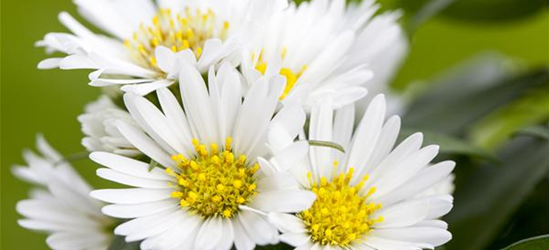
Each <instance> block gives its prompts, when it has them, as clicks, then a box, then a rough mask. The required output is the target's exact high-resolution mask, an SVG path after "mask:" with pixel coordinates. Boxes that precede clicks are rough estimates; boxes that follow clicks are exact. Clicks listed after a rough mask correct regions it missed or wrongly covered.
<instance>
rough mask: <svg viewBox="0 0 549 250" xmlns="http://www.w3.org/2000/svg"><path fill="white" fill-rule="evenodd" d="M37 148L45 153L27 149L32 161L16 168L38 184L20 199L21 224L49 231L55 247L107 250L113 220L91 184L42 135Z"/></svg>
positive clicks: (27, 157)
mask: <svg viewBox="0 0 549 250" xmlns="http://www.w3.org/2000/svg"><path fill="white" fill-rule="evenodd" d="M37 148H38V150H39V152H40V154H41V155H37V154H35V153H33V152H31V151H26V152H25V153H24V158H25V160H26V161H27V164H28V165H27V166H15V167H13V168H12V172H13V174H14V175H15V176H17V177H18V178H19V179H21V180H24V181H27V182H29V183H31V184H34V185H36V187H35V188H34V189H33V190H32V191H31V193H30V196H31V198H30V199H27V200H23V201H19V202H18V203H17V212H19V213H20V214H21V215H23V216H24V217H25V218H23V219H20V220H19V221H18V223H19V225H21V226H22V227H24V228H27V229H32V230H37V231H44V232H47V233H48V234H49V236H48V238H47V240H46V242H47V244H48V246H49V247H51V248H52V249H54V250H106V249H107V248H108V245H109V243H110V241H111V240H112V237H113V235H112V234H110V233H109V232H108V230H107V229H108V227H110V226H112V223H113V221H112V219H110V218H109V217H107V216H105V215H103V214H102V213H101V206H102V204H101V203H99V202H98V201H96V200H94V199H92V198H91V197H90V196H89V193H90V192H91V190H92V189H91V187H90V186H89V185H88V183H86V181H85V180H84V179H82V177H80V176H79V175H78V173H76V172H75V171H74V169H73V168H72V166H71V165H69V164H68V163H66V162H63V160H62V157H61V155H59V153H57V152H56V151H55V150H54V149H53V148H52V147H51V146H50V145H48V143H47V142H46V141H45V140H44V139H43V138H42V137H40V136H39V137H38V140H37Z"/></svg>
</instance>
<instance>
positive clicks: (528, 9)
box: [442, 0, 548, 22]
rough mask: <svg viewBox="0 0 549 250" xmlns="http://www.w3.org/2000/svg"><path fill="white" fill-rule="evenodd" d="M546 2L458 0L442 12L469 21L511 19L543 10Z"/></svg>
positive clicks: (538, 0) (544, 0) (525, 0)
mask: <svg viewBox="0 0 549 250" xmlns="http://www.w3.org/2000/svg"><path fill="white" fill-rule="evenodd" d="M547 3H548V2H547V1H546V0H460V1H456V3H455V4H453V5H452V6H451V7H449V8H448V9H446V10H445V11H444V12H443V13H442V14H443V15H444V17H451V18H455V19H460V20H464V21H469V22H470V21H483V22H499V21H512V20H516V19H520V18H525V17H528V16H531V15H533V14H537V13H539V12H541V11H544V7H547Z"/></svg>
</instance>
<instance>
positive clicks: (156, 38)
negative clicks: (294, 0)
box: [37, 0, 281, 95]
mask: <svg viewBox="0 0 549 250" xmlns="http://www.w3.org/2000/svg"><path fill="white" fill-rule="evenodd" d="M74 2H75V4H76V5H77V8H78V10H79V12H80V14H81V15H82V16H83V17H84V18H85V19H86V20H87V21H89V22H90V23H92V24H94V25H95V26H97V27H98V28H100V29H102V30H103V31H105V32H107V33H108V34H109V35H110V36H108V37H107V36H103V35H100V34H95V33H93V32H92V31H90V30H88V29H87V28H86V27H84V26H83V25H82V24H80V23H79V22H78V21H77V20H76V19H74V18H73V17H72V16H71V15H69V14H68V13H66V12H63V13H61V14H60V15H59V20H60V21H61V23H62V24H63V25H64V26H65V27H66V28H67V29H69V30H70V32H71V33H49V34H47V35H46V36H45V37H44V39H43V40H41V41H39V42H37V45H38V46H42V47H45V48H46V50H47V51H48V52H61V53H64V54H67V56H66V57H55V58H49V59H46V60H44V61H42V62H41V63H40V64H39V68H57V67H59V68H61V69H95V70H96V71H94V72H93V73H92V74H90V80H91V82H90V84H91V85H93V86H109V85H125V86H123V87H122V90H124V91H132V92H134V93H137V94H141V95H145V94H147V93H149V92H151V91H153V90H155V89H157V88H161V87H165V86H168V85H170V84H172V83H173V82H175V81H176V79H177V69H178V66H177V63H176V62H177V61H178V60H185V61H186V62H187V63H191V64H193V65H195V66H196V67H197V68H198V69H199V70H201V72H205V71H206V70H207V69H208V68H209V67H210V66H211V65H214V64H217V63H219V62H222V61H224V60H229V61H233V60H232V59H231V55H232V54H234V53H236V50H237V49H238V48H239V47H240V45H241V44H242V40H243V37H245V36H246V33H247V27H249V25H250V24H249V20H254V21H259V20H261V17H262V16H267V13H269V11H270V10H271V8H275V7H276V8H280V7H279V6H281V4H280V3H281V1H257V0H228V1H227V0H200V1H198V0H191V1H184V0H158V1H152V0H93V1H88V0H75V1H74Z"/></svg>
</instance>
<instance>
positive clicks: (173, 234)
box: [90, 64, 315, 250]
mask: <svg viewBox="0 0 549 250" xmlns="http://www.w3.org/2000/svg"><path fill="white" fill-rule="evenodd" d="M241 78H242V77H241V76H240V74H239V73H238V71H236V69H234V68H233V67H232V66H230V65H228V64H223V65H222V66H221V67H220V69H219V70H218V72H217V73H216V72H214V69H213V68H211V69H210V70H209V73H208V85H207V86H206V84H205V82H204V80H203V78H202V76H201V75H200V72H199V71H197V70H196V69H195V68H193V67H192V66H190V65H186V64H183V65H182V72H181V74H180V82H181V83H182V84H180V85H179V86H180V89H181V99H182V100H183V107H184V109H183V108H182V107H181V105H180V104H179V103H178V101H177V99H176V97H175V96H174V95H173V93H172V92H171V91H170V90H168V89H159V90H157V92H156V93H157V95H158V100H159V103H160V104H159V106H160V107H161V110H162V111H161V110H159V108H157V107H156V106H155V105H153V104H152V103H151V102H149V101H148V100H147V99H145V98H144V97H141V96H138V95H134V94H131V93H127V94H125V96H124V100H125V104H126V107H127V108H128V110H129V111H130V113H131V115H132V116H133V118H134V119H135V120H136V122H137V124H138V126H134V125H131V124H128V123H126V122H124V121H120V122H119V123H118V128H119V130H120V132H121V133H122V134H123V135H124V136H125V137H126V139H127V140H128V141H130V142H131V143H132V144H133V145H134V146H135V147H136V148H137V149H139V150H140V151H142V152H143V153H144V154H145V155H147V156H149V157H150V158H151V159H152V160H153V161H154V162H155V163H154V165H153V166H157V167H154V168H152V169H151V166H150V164H149V163H148V162H141V161H137V160H133V159H130V158H126V157H123V156H119V155H116V154H112V153H104V152H96V153H92V154H91V155H90V158H91V159H92V160H94V161H95V162H97V163H99V164H101V165H103V166H105V167H106V168H101V169H99V170H98V171H97V174H98V175H99V176H100V177H102V178H104V179H108V180H111V181H114V182H118V183H122V184H126V185H129V186H132V187H134V188H128V189H105V190H97V191H94V192H92V196H93V197H95V198H97V199H99V200H102V201H105V202H109V203H113V204H112V205H108V206H106V207H104V208H103V212H104V213H105V214H107V215H110V216H112V217H117V218H124V219H129V221H128V222H126V223H123V224H121V225H120V226H118V227H117V228H116V229H115V233H116V234H118V235H124V236H126V240H127V241H138V240H143V241H142V243H141V248H142V249H230V248H231V247H232V246H233V244H234V245H235V247H236V249H239V250H242V249H253V248H254V247H255V245H256V244H258V245H265V244H275V243H278V231H277V229H276V227H274V226H273V225H272V224H270V223H269V222H268V220H267V218H266V216H265V215H266V214H267V213H268V212H281V213H291V212H298V211H301V210H303V209H306V208H308V207H309V206H310V205H311V204H312V202H313V201H314V199H315V195H314V194H313V193H312V192H310V191H306V190H301V189H300V188H299V186H298V184H297V182H296V181H295V180H293V179H292V178H291V176H290V175H289V174H288V173H287V172H285V171H284V169H285V168H286V167H285V166H291V165H293V164H296V163H297V162H298V161H299V160H300V159H302V158H303V157H304V156H305V155H306V152H307V144H306V143H305V142H296V143H291V144H289V145H288V146H287V147H285V148H283V149H281V150H280V151H277V153H276V154H273V153H272V152H271V151H270V149H269V146H268V144H267V142H268V140H267V138H268V132H269V131H270V128H272V127H277V128H286V129H284V130H279V131H281V132H279V133H278V135H279V136H281V137H295V136H296V135H297V133H298V132H299V130H300V126H301V124H302V122H303V121H304V120H305V113H304V112H303V111H302V110H301V107H300V105H299V104H291V105H287V106H286V107H284V108H282V109H281V110H280V111H279V112H278V114H277V115H276V116H274V117H273V115H274V113H275V109H276V107H277V103H278V97H279V96H280V94H281V93H282V91H283V88H284V83H283V82H284V80H283V79H282V78H281V77H274V78H272V79H270V80H267V79H266V78H263V77H261V78H259V79H257V81H258V82H256V83H255V84H254V85H252V88H251V89H250V90H249V91H248V92H247V94H246V95H245V96H244V97H243V96H242V92H243V91H241V88H242V86H241V85H242V83H241V82H240V81H241ZM273 133H274V132H273ZM160 166H161V167H160ZM161 168H165V169H161Z"/></svg>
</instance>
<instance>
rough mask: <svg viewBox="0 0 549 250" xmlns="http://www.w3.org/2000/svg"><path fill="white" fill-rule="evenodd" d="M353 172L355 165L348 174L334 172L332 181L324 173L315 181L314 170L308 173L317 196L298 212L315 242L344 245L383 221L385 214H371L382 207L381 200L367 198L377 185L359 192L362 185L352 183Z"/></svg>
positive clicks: (347, 244)
mask: <svg viewBox="0 0 549 250" xmlns="http://www.w3.org/2000/svg"><path fill="white" fill-rule="evenodd" d="M353 173H354V169H353V168H350V169H349V171H348V172H347V173H346V174H345V173H341V174H339V175H334V176H335V177H334V178H333V179H332V180H330V181H329V180H328V179H327V178H325V177H321V178H320V181H319V182H316V181H313V179H312V174H311V173H310V172H309V173H307V178H308V180H309V182H310V185H311V190H312V191H313V192H314V193H315V194H316V195H317V199H316V200H315V202H314V203H313V205H312V206H311V208H309V209H307V210H305V211H302V212H301V213H299V214H297V216H298V217H299V218H300V219H301V220H302V221H303V222H304V224H305V226H306V227H307V229H308V231H309V234H310V235H311V240H312V241H313V242H315V243H318V244H320V245H336V246H340V247H344V248H345V247H347V246H349V245H350V244H351V243H352V242H354V241H356V240H359V239H361V238H362V237H363V236H365V235H367V234H368V232H370V230H371V228H372V225H374V224H375V223H379V222H381V221H383V217H378V218H371V215H372V214H373V213H374V212H375V211H377V210H379V209H380V208H381V204H379V203H373V202H369V201H368V200H367V199H368V196H370V195H371V194H373V192H375V188H371V189H370V190H369V192H368V194H366V195H360V194H359V193H360V192H357V190H360V187H359V185H356V186H351V185H350V181H351V179H352V177H353ZM363 182H365V180H363ZM361 183H362V182H361ZM363 184H364V183H362V185H363Z"/></svg>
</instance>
